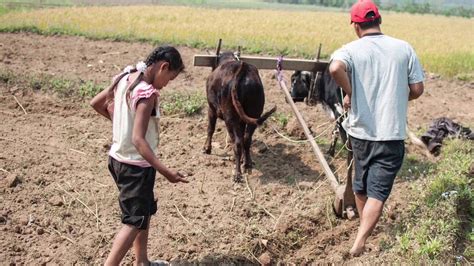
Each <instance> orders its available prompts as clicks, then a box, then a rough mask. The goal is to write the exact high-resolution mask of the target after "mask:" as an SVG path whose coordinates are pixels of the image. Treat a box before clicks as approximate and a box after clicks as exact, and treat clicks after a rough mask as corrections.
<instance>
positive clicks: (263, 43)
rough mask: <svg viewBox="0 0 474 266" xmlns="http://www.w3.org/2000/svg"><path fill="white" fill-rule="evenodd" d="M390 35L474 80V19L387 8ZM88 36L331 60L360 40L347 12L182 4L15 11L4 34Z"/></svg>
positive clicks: (445, 71) (427, 61)
mask: <svg viewBox="0 0 474 266" xmlns="http://www.w3.org/2000/svg"><path fill="white" fill-rule="evenodd" d="M382 15H383V22H382V30H383V32H384V33H385V34H388V35H391V36H393V37H396V38H401V39H404V40H406V41H408V42H409V43H411V44H412V45H413V46H414V48H415V50H416V51H417V53H418V55H419V56H420V58H421V61H422V64H423V66H424V67H425V69H426V70H427V71H429V72H434V73H438V74H441V75H443V76H447V77H458V78H460V79H472V77H473V73H474V20H473V19H466V18H457V17H442V16H434V15H411V14H403V13H386V14H385V13H382ZM22 30H25V31H34V32H40V33H44V34H69V35H81V36H87V37H90V38H94V39H103V38H105V39H112V40H127V41H151V42H155V43H172V44H176V45H186V46H191V47H196V48H213V47H214V46H215V44H216V42H217V40H218V39H219V38H222V39H223V40H224V44H225V47H226V48H229V49H230V48H236V47H237V46H242V47H243V49H244V51H245V52H248V53H252V54H262V53H264V54H273V55H280V54H283V55H288V56H299V57H306V58H310V57H314V55H315V53H316V49H317V47H318V45H319V43H322V45H323V55H324V56H326V57H328V56H329V55H330V54H331V53H332V52H333V51H334V50H335V49H337V48H339V47H341V46H342V45H343V44H344V43H347V42H349V41H351V40H354V39H355V34H354V32H353V29H352V27H351V26H350V25H349V17H348V15H347V13H346V12H344V13H343V12H335V11H311V12H309V11H308V12H305V11H281V10H247V9H246V10H243V9H210V8H196V7H175V6H133V7H130V6H127V7H73V8H55V9H43V10H34V11H23V12H10V13H8V14H5V15H3V16H1V17H0V31H3V32H15V31H22Z"/></svg>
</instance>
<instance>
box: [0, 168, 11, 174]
mask: <svg viewBox="0 0 474 266" xmlns="http://www.w3.org/2000/svg"><path fill="white" fill-rule="evenodd" d="M0 171H2V172H4V173H7V174H9V173H10V172H8V171H7V170H5V169H3V168H0Z"/></svg>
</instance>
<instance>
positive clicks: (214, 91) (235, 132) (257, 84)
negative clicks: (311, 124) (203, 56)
mask: <svg viewBox="0 0 474 266" xmlns="http://www.w3.org/2000/svg"><path fill="white" fill-rule="evenodd" d="M206 93H207V102H208V104H209V108H208V127H207V139H206V143H205V144H204V149H203V151H204V153H206V154H210V153H211V143H212V135H213V134H214V130H215V127H216V120H217V118H220V119H222V120H224V122H225V125H226V128H227V132H228V134H229V136H230V139H231V141H232V143H233V149H234V160H235V175H234V178H233V179H234V181H235V182H241V181H242V172H241V169H240V164H241V162H242V153H244V154H243V155H244V158H243V159H244V160H243V162H244V168H245V170H246V171H251V169H252V166H253V163H252V159H251V158H250V145H251V144H252V135H253V133H254V131H255V129H256V127H257V126H258V125H261V124H262V123H263V122H264V121H265V120H266V119H267V118H268V117H269V116H270V115H271V114H272V113H273V112H275V110H276V106H275V107H273V108H272V109H271V110H270V111H268V112H266V113H264V114H263V115H262V112H263V106H264V104H265V94H264V89H263V84H262V81H261V80H260V76H259V74H258V70H257V68H256V67H255V66H253V65H250V64H248V63H245V62H241V61H238V60H237V58H235V56H234V54H233V53H222V54H220V55H219V57H218V62H217V68H215V69H214V70H213V71H212V73H211V74H210V75H209V77H208V78H207V82H206Z"/></svg>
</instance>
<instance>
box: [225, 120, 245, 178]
mask: <svg viewBox="0 0 474 266" xmlns="http://www.w3.org/2000/svg"><path fill="white" fill-rule="evenodd" d="M244 126H245V124H243V123H238V122H236V121H226V127H227V131H228V132H229V136H230V139H231V140H232V143H233V144H234V147H233V148H234V163H235V174H234V178H233V179H234V182H236V183H240V182H242V171H241V169H240V161H241V160H242V150H243V137H244V131H243V130H244Z"/></svg>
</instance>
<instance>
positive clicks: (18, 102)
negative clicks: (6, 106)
mask: <svg viewBox="0 0 474 266" xmlns="http://www.w3.org/2000/svg"><path fill="white" fill-rule="evenodd" d="M13 98H15V101H16V103H17V104H18V105H19V106H20V107H21V109H22V110H23V112H24V113H25V115H27V114H28V113H27V112H26V110H25V108H23V105H21V103H20V101H18V99H17V98H16V96H15V95H13Z"/></svg>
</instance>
